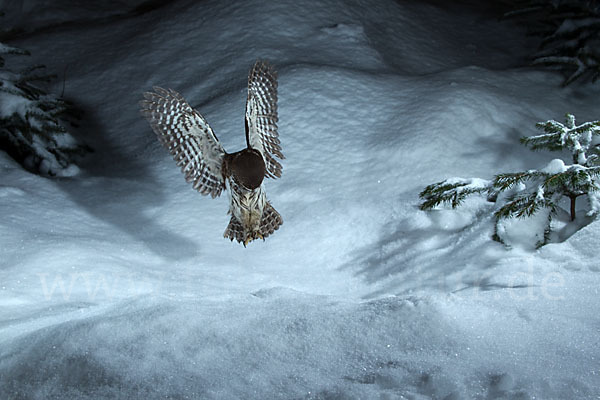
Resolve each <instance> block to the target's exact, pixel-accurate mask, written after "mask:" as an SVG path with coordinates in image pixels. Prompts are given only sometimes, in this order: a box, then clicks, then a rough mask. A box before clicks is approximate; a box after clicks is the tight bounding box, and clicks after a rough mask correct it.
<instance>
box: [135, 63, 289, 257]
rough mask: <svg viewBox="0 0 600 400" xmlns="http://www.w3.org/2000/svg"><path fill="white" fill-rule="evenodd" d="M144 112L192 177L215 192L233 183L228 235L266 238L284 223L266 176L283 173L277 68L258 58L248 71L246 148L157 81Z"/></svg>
mask: <svg viewBox="0 0 600 400" xmlns="http://www.w3.org/2000/svg"><path fill="white" fill-rule="evenodd" d="M153 89H154V91H152V92H146V93H144V98H145V99H144V100H142V101H141V103H140V104H141V107H142V109H141V112H142V114H143V115H144V116H145V117H146V119H147V120H148V121H149V122H150V125H151V126H152V129H153V130H154V132H155V133H156V135H157V136H158V140H159V141H160V143H162V145H163V146H164V147H165V148H166V149H167V150H168V151H169V152H170V153H171V155H172V156H173V158H174V159H175V162H176V163H177V165H179V166H180V167H181V171H182V172H183V174H184V175H185V179H186V181H187V182H189V183H191V184H192V186H193V187H194V189H196V190H197V191H199V192H200V193H201V194H203V195H209V194H210V195H211V196H212V197H213V198H215V197H217V196H219V195H221V192H222V191H223V190H226V188H227V186H229V193H230V204H229V214H231V219H230V221H229V225H227V229H225V233H224V235H223V236H224V237H225V238H229V239H230V240H232V241H233V240H234V239H235V240H236V241H238V242H239V243H243V245H244V247H246V245H247V244H248V243H249V242H251V241H253V240H255V239H259V238H260V239H263V240H264V239H265V238H266V237H267V236H269V235H270V234H272V233H273V232H275V231H276V230H277V229H279V226H280V225H281V224H282V223H283V220H282V218H281V215H279V213H278V212H277V211H276V210H275V208H273V206H272V205H271V203H270V202H269V201H268V200H267V195H266V193H265V189H264V185H263V180H264V178H265V177H268V178H279V177H281V171H282V167H281V164H280V163H279V161H278V160H277V159H276V158H279V159H284V156H283V154H282V153H281V145H280V141H279V133H278V132H277V121H278V117H277V73H276V71H275V70H274V69H273V67H272V66H271V65H270V64H269V63H267V62H264V61H257V62H256V63H255V64H254V66H253V67H252V69H251V70H250V73H249V75H248V98H247V100H246V118H245V120H246V121H245V125H246V148H245V149H243V150H240V151H238V152H235V153H227V152H226V151H225V150H224V149H223V146H222V145H221V143H220V142H219V140H218V139H217V136H216V135H215V133H214V132H213V130H212V129H211V127H210V126H209V125H208V123H207V122H206V120H205V119H204V117H203V116H202V115H200V113H199V112H198V111H196V110H194V109H193V108H192V107H191V106H190V105H189V104H188V103H187V102H186V101H185V99H184V98H183V97H182V96H181V95H180V94H179V93H177V92H176V91H174V90H171V89H163V88H160V87H154V88H153Z"/></svg>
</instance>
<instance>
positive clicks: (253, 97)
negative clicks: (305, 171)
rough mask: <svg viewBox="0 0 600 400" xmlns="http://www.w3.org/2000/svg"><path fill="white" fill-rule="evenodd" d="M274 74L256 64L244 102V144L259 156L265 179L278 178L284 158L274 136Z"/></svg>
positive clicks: (275, 91)
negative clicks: (258, 152) (258, 153)
mask: <svg viewBox="0 0 600 400" xmlns="http://www.w3.org/2000/svg"><path fill="white" fill-rule="evenodd" d="M277 120H278V117H277V73H276V72H275V70H274V69H273V67H272V66H271V65H270V64H268V63H267V62H264V61H257V62H256V63H255V64H254V66H253V67H252V69H251V70H250V74H249V75H248V100H247V101H246V141H247V143H248V146H249V147H252V148H254V149H256V150H258V151H260V153H261V154H262V156H263V158H264V160H265V166H266V167H267V172H266V176H268V177H269V178H275V177H277V178H279V177H280V176H281V169H282V167H281V164H280V163H279V162H278V161H277V160H276V159H275V157H278V158H280V159H282V160H283V159H284V158H285V157H284V156H283V154H282V153H281V145H280V143H281V142H280V141H279V133H277Z"/></svg>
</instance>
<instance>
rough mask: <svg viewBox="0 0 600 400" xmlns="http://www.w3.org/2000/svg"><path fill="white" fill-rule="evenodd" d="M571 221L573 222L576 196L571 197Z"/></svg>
mask: <svg viewBox="0 0 600 400" xmlns="http://www.w3.org/2000/svg"><path fill="white" fill-rule="evenodd" d="M569 197H570V198H571V221H575V201H576V200H577V196H574V195H571V196H569Z"/></svg>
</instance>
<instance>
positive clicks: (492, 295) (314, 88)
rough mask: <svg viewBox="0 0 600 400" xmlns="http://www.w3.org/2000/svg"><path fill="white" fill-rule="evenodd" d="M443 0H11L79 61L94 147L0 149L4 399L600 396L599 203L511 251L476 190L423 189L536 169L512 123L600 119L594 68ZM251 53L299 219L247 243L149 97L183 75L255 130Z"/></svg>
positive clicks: (66, 68) (228, 125)
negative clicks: (558, 232)
mask: <svg viewBox="0 0 600 400" xmlns="http://www.w3.org/2000/svg"><path fill="white" fill-rule="evenodd" d="M438 3H440V4H436V3H434V2H427V1H425V2H418V1H392V0H381V1H370V2H367V1H359V0H354V1H352V0H346V1H341V0H321V1H318V2H315V1H298V0H278V1H273V2H263V1H259V0H248V1H243V2H241V1H239V2H223V1H216V0H208V1H202V2H198V1H193V0H178V1H173V2H164V3H161V2H146V3H142V2H141V1H116V0H115V1H113V2H104V5H103V6H102V7H103V8H101V9H99V8H95V7H92V6H90V5H88V6H75V5H73V2H70V1H67V0H52V1H50V0H48V1H41V0H40V1H35V2H18V1H8V2H6V10H5V11H6V16H5V17H3V18H4V19H5V21H4V22H5V23H6V25H7V26H9V27H12V28H20V30H21V32H22V33H21V34H19V35H18V36H14V37H13V39H12V40H9V41H7V44H9V45H13V46H20V47H24V48H26V49H28V50H29V51H31V52H32V54H33V56H32V60H33V61H35V62H39V63H44V64H46V65H47V67H48V69H49V70H50V71H53V72H56V73H58V74H59V75H60V76H61V78H62V77H64V78H65V79H64V94H65V97H66V98H67V99H69V100H71V101H73V102H74V103H76V104H78V105H79V106H81V107H82V108H83V110H84V111H85V116H84V119H83V120H82V121H81V124H80V126H79V127H77V128H73V129H72V132H73V133H74V135H76V136H78V137H79V138H81V139H82V140H84V141H85V142H86V143H87V144H89V145H90V146H92V147H93V148H94V149H95V152H94V153H93V154H91V155H89V156H88V157H87V158H86V159H85V160H84V162H83V163H82V164H81V168H82V172H81V173H80V174H79V175H77V176H75V177H72V178H61V179H53V180H52V179H46V178H41V177H38V176H34V175H31V174H29V173H27V172H25V171H23V170H22V169H21V168H20V167H19V166H18V165H17V164H16V163H15V162H14V161H12V160H11V159H10V158H8V156H6V155H5V154H4V153H0V176H1V177H2V179H1V181H0V182H1V183H0V210H1V211H0V212H1V215H2V220H1V222H0V235H1V236H0V249H1V253H0V254H1V260H0V306H1V307H0V399H103V398H120V399H138V398H139V399H142V398H144V399H153V398H172V399H185V398H189V399H235V398H239V399H271V398H282V399H371V398H372V399H405V398H406V399H428V398H433V399H467V398H473V399H499V398H506V399H598V398H600V317H598V315H599V314H598V309H599V308H600V296H599V293H598V290H599V289H598V288H599V287H600V265H599V264H598V261H597V260H598V258H597V256H598V244H599V239H600V224H598V223H592V224H590V225H587V226H586V227H584V228H583V229H582V230H580V231H579V232H577V233H575V234H574V235H573V236H571V237H570V238H569V239H568V240H567V241H565V242H562V243H553V244H550V245H547V246H545V247H543V248H542V249H540V250H531V249H527V248H520V247H518V246H515V247H513V248H512V249H506V248H505V247H504V246H502V245H501V244H499V243H497V242H494V241H492V240H491V239H490V236H491V235H492V233H493V226H494V225H493V221H492V219H491V217H490V212H491V207H492V206H491V205H490V204H489V203H487V202H486V201H485V200H484V199H480V200H479V199H473V200H470V201H469V202H468V204H466V205H465V206H464V207H462V208H460V209H457V210H445V209H439V210H434V211H431V212H427V213H425V212H422V211H419V210H418V196H417V195H418V193H419V191H420V190H422V189H423V187H424V186H425V185H427V184H429V183H432V182H436V181H440V180H443V179H445V178H448V177H452V176H462V177H471V176H475V177H482V178H486V179H489V178H491V177H492V176H493V175H494V174H495V173H498V172H510V171H517V170H522V169H524V168H525V169H527V168H539V167H542V166H543V165H545V164H546V163H547V161H549V160H550V159H551V158H555V155H551V154H547V153H543V152H539V153H532V152H530V151H529V150H527V149H526V148H525V147H524V146H521V145H519V143H518V138H519V137H520V136H522V135H531V134H533V133H534V132H535V129H534V124H535V122H537V121H544V120H547V119H557V120H560V119H562V115H564V113H565V112H570V113H573V114H575V115H576V116H577V117H578V120H579V121H582V122H583V121H587V120H592V119H598V118H600V114H599V111H600V110H599V109H598V100H597V99H598V95H599V94H600V89H599V88H598V85H596V86H589V85H588V86H577V85H575V86H572V87H568V88H564V89H563V88H560V87H559V84H560V83H561V77H560V76H557V75H554V74H551V73H546V72H539V71H535V70H531V69H523V68H518V66H519V65H522V63H523V62H524V60H525V57H526V55H527V54H528V53H529V52H531V51H532V49H533V48H534V47H533V46H534V43H533V42H530V41H529V39H527V40H526V39H524V36H523V32H522V31H520V30H519V29H516V28H515V27H514V26H512V25H511V24H510V23H508V22H499V21H498V20H497V15H496V14H494V13H492V12H490V11H488V10H485V9H479V7H478V6H477V5H476V4H477V3H476V2H474V3H475V5H471V6H466V5H461V6H459V5H454V6H449V5H444V3H443V2H438ZM82 4H83V3H82ZM90 4H92V3H90ZM259 58H261V59H268V60H270V61H271V62H272V63H273V64H275V65H276V67H277V69H278V70H279V76H280V79H279V83H280V86H279V97H280V101H279V109H280V115H279V116H280V124H279V125H280V137H281V140H282V147H283V151H284V154H285V156H286V160H284V163H283V165H284V172H283V176H282V178H281V179H278V180H267V182H266V190H267V193H268V195H269V198H270V200H271V201H272V203H273V205H274V206H275V208H276V209H277V210H278V211H279V212H280V213H281V214H282V216H283V218H284V225H283V226H282V227H281V229H280V230H279V231H277V232H276V233H275V234H274V235H273V236H271V237H269V238H268V239H267V240H266V241H265V242H254V243H251V244H250V245H249V246H248V248H244V247H243V246H241V245H239V244H234V243H230V242H229V241H228V240H225V239H223V238H222V233H223V231H224V229H225V227H226V225H227V223H228V221H229V217H228V216H227V215H226V212H227V209H228V200H227V196H222V197H221V198H219V199H217V200H213V199H211V198H210V197H202V196H200V195H199V194H198V193H196V192H195V191H194V190H193V189H192V188H191V187H190V186H189V185H187V184H186V183H185V181H184V179H183V176H182V175H181V173H180V171H179V168H178V167H177V166H176V165H175V163H174V162H173V160H172V159H171V158H170V157H169V155H168V154H167V152H166V151H165V150H164V149H162V148H161V147H160V145H159V143H158V141H157V140H156V138H155V137H154V134H153V133H152V131H151V129H150V127H149V126H148V124H147V122H146V121H145V120H144V119H143V118H142V117H141V116H140V114H139V112H138V101H139V100H140V99H141V98H142V93H143V92H144V91H146V90H148V89H150V88H151V87H152V86H153V85H160V86H163V87H171V88H173V89H175V90H178V91H179V92H181V93H182V94H183V95H184V96H185V97H186V98H187V99H188V100H189V101H190V103H191V104H192V105H193V106H194V107H196V108H198V109H199V110H200V111H201V112H202V114H203V115H204V116H205V117H206V119H207V120H208V121H209V123H210V124H211V126H212V127H213V129H214V130H215V132H216V134H217V136H218V137H219V139H220V140H221V141H222V142H223V144H224V146H225V148H226V149H227V150H229V151H235V150H238V149H241V148H242V146H244V145H245V141H244V136H243V133H244V125H243V113H244V106H245V99H246V93H245V90H246V76H247V71H248V69H249V68H250V66H251V65H252V64H253V63H254V61H255V60H256V59H259ZM62 87H63V81H62V79H61V80H59V81H57V82H55V83H54V87H53V89H54V92H55V93H60V92H61V91H62ZM582 206H583V202H582Z"/></svg>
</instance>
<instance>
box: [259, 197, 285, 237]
mask: <svg viewBox="0 0 600 400" xmlns="http://www.w3.org/2000/svg"><path fill="white" fill-rule="evenodd" d="M281 224H283V218H281V215H279V213H278V212H277V210H275V209H274V208H273V206H272V205H271V203H269V202H267V204H266V205H265V209H264V210H263V215H262V220H261V221H260V233H261V234H262V236H263V238H266V237H267V236H269V235H270V234H271V233H273V232H275V231H276V230H277V229H279V227H280V226H281Z"/></svg>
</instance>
